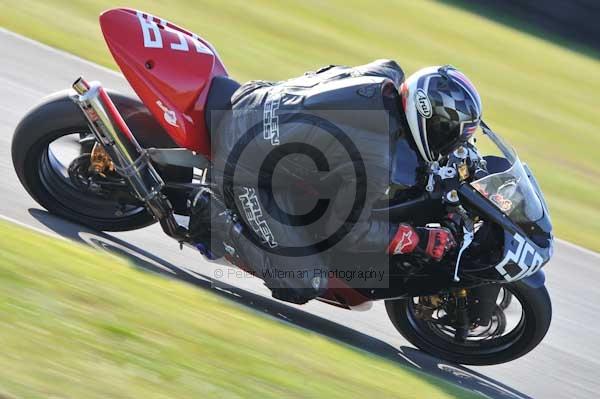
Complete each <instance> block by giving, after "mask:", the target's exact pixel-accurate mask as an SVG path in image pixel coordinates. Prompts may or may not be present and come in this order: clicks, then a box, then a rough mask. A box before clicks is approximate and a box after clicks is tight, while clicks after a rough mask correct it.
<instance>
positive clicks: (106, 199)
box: [12, 109, 154, 231]
mask: <svg viewBox="0 0 600 399" xmlns="http://www.w3.org/2000/svg"><path fill="white" fill-rule="evenodd" d="M43 111H45V110H43V109H42V112H43ZM48 117H52V115H48ZM32 119H33V120H32ZM39 119H40V118H39V110H38V114H37V115H36V114H35V113H32V114H29V115H28V116H27V117H26V118H25V119H24V120H23V121H22V122H21V123H20V124H19V126H18V127H17V129H16V131H15V134H14V136H13V142H12V155H13V165H14V168H15V171H16V172H17V175H18V177H19V179H20V181H21V184H23V186H24V187H25V189H26V190H27V191H28V192H29V194H30V195H31V196H32V197H33V198H34V199H35V200H36V201H37V202H38V203H39V204H40V205H41V206H43V207H44V208H46V209H47V210H48V211H50V212H51V213H54V214H56V215H59V216H62V217H65V218H67V219H70V220H73V221H75V222H78V223H81V224H85V225H88V226H90V227H93V228H94V229H97V230H104V231H124V230H135V229H139V228H141V227H144V226H148V225H150V224H152V223H154V219H153V217H152V216H151V215H150V214H149V213H148V212H147V211H146V209H145V208H144V206H143V205H142V204H141V203H136V202H135V201H129V202H128V203H127V202H124V201H119V200H116V199H115V198H114V197H111V196H107V195H102V193H100V192H98V190H97V191H96V192H94V191H93V190H89V189H86V188H85V187H84V186H82V185H78V184H76V182H74V181H73V179H72V178H71V177H70V176H69V167H70V166H72V164H73V162H74V161H77V160H78V159H79V160H80V161H85V158H86V153H87V152H89V150H90V148H91V147H90V138H92V137H93V136H92V134H91V132H90V130H89V127H88V126H87V125H86V124H75V125H73V126H64V127H61V128H59V129H54V130H51V129H48V128H46V127H45V124H43V123H39V122H40V121H39ZM36 120H37V122H38V123H33V122H36ZM72 169H73V168H72ZM83 169H85V168H83ZM71 172H73V170H71ZM113 180H115V181H114V183H115V184H118V181H117V180H118V179H113ZM123 183H124V182H123ZM122 190H124V192H125V191H126V187H125V188H122Z"/></svg>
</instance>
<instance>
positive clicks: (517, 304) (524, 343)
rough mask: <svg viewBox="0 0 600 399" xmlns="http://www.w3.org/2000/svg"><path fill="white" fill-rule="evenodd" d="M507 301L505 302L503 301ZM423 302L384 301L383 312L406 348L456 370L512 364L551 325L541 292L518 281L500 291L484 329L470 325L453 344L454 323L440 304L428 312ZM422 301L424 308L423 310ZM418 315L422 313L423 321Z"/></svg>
mask: <svg viewBox="0 0 600 399" xmlns="http://www.w3.org/2000/svg"><path fill="white" fill-rule="evenodd" d="M508 297H510V298H511V300H510V301H507V300H506V298H508ZM426 298H429V297H426ZM426 298H423V297H417V298H410V299H399V300H393V301H386V310H387V312H388V315H389V317H390V319H391V321H392V323H393V324H394V326H395V327H396V329H397V330H398V331H399V332H400V334H402V336H404V338H406V339H407V340H408V341H410V343H412V344H413V345H415V346H416V347H418V348H420V349H422V350H423V351H425V352H428V353H430V354H432V355H434V356H437V357H440V358H442V359H446V360H450V361H453V362H456V363H461V364H469V365H491V364H498V363H505V362H509V361H511V360H514V359H517V358H519V357H521V356H523V355H525V354H526V353H527V352H529V351H531V350H532V349H533V348H535V347H536V346H537V345H538V344H539V343H540V342H541V341H542V339H543V338H544V336H545V335H546V332H547V331H548V328H549V327H550V321H551V319H552V305H551V301H550V296H549V295H548V291H547V290H546V288H545V287H544V286H540V287H537V288H534V287H531V286H529V285H527V284H525V283H523V282H521V281H517V282H515V283H511V284H506V285H503V286H502V289H501V290H500V293H499V294H498V301H497V306H496V307H495V308H494V310H493V312H492V315H491V318H490V322H489V324H488V325H486V326H480V325H478V324H477V323H476V322H473V323H471V325H470V326H469V329H468V331H467V332H466V336H463V337H461V338H457V330H456V328H455V327H454V326H453V325H452V323H451V322H450V321H451V320H452V319H453V317H452V315H451V314H450V311H449V310H448V307H447V306H445V305H444V301H443V300H439V299H438V300H436V301H434V306H431V303H432V302H431V301H429V300H427V299H426ZM436 298H437V297H436ZM424 301H427V303H426V305H427V307H423V304H424ZM423 309H427V312H426V313H427V314H426V316H425V317H424V316H423V314H424V312H423Z"/></svg>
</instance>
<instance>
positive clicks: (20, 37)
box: [0, 27, 123, 78]
mask: <svg viewBox="0 0 600 399" xmlns="http://www.w3.org/2000/svg"><path fill="white" fill-rule="evenodd" d="M0 32H2V33H3V34H6V35H8V36H13V37H16V38H18V39H20V40H23V41H25V42H27V43H29V44H32V45H34V46H36V47H40V48H43V49H44V50H46V51H50V52H52V53H55V54H59V55H61V56H63V57H66V58H70V59H72V60H74V61H77V62H82V63H84V64H86V65H89V66H91V67H95V68H99V69H101V70H103V71H104V72H107V73H110V74H111V75H114V76H118V77H121V78H122V77H123V75H121V74H120V73H119V72H117V71H115V70H113V69H110V68H107V67H105V66H102V65H99V64H96V63H95V62H92V61H88V60H86V59H83V58H81V57H78V56H76V55H74V54H71V53H67V52H66V51H63V50H59V49H57V48H55V47H51V46H48V45H47V44H44V43H40V42H38V41H37V40H33V39H30V38H28V37H26V36H23V35H20V34H18V33H15V32H13V31H10V30H8V29H5V28H2V27H0Z"/></svg>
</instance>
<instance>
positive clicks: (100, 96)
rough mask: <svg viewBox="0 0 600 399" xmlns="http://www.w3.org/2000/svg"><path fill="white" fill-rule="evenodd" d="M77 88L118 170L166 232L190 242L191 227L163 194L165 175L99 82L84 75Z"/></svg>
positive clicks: (77, 100)
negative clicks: (181, 222)
mask: <svg viewBox="0 0 600 399" xmlns="http://www.w3.org/2000/svg"><path fill="white" fill-rule="evenodd" d="M73 89H74V90H75V92H76V93H77V94H76V95H74V96H72V97H71V99H72V100H73V101H74V102H75V103H76V104H77V105H78V106H79V108H81V110H82V111H83V114H84V115H85V117H86V119H87V120H88V122H89V125H90V127H91V128H92V131H93V133H94V136H96V140H98V142H99V143H100V144H102V146H103V147H104V149H105V150H106V152H107V153H108V155H109V156H110V157H111V159H112V161H113V163H114V165H115V170H116V171H117V173H118V174H119V175H121V176H123V177H124V178H125V179H126V180H127V181H128V182H129V185H130V186H131V188H132V189H133V191H134V194H135V196H136V197H137V198H138V199H139V200H140V201H142V202H144V204H146V208H147V209H148V211H149V212H150V213H151V214H152V215H153V216H154V217H155V218H156V219H157V220H158V221H159V222H160V225H161V227H162V228H163V230H164V231H165V233H167V234H168V235H169V236H171V237H173V238H175V239H177V240H178V241H180V242H183V241H186V238H187V230H186V229H185V228H184V227H183V226H180V225H179V224H178V223H177V221H176V220H175V217H174V215H173V208H172V206H171V203H170V202H169V200H168V199H167V198H166V197H165V196H164V195H163V194H162V193H161V190H162V188H163V187H164V182H163V180H162V178H161V177H160V175H159V174H158V172H157V171H156V169H155V168H154V166H153V165H152V164H151V163H150V157H149V155H148V153H147V151H146V150H144V149H143V148H142V147H141V146H140V145H139V144H138V142H137V140H136V139H135V137H134V136H133V134H132V133H131V130H129V127H127V124H126V123H125V120H123V117H122V116H121V114H119V111H118V110H117V108H116V107H115V104H114V103H113V102H112V100H111V99H110V97H109V96H108V94H107V93H106V91H105V90H104V88H103V87H102V86H101V85H100V83H99V82H87V81H86V80H85V79H83V78H81V77H80V78H79V79H77V80H76V81H75V83H73Z"/></svg>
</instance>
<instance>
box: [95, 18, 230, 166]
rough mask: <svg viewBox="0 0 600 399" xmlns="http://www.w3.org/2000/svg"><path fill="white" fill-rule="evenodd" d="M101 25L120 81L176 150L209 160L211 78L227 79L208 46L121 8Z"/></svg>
mask: <svg viewBox="0 0 600 399" xmlns="http://www.w3.org/2000/svg"><path fill="white" fill-rule="evenodd" d="M100 25H101V27H102V33H103V34H104V38H105V40H106V43H107V44H108V48H109V49H110V52H111V53H112V55H113V57H114V59H115V60H116V62H117V64H118V65H119V68H121V71H122V72H123V74H124V75H125V78H127V80H128V81H129V83H130V84H131V86H132V87H133V89H134V90H135V92H136V93H137V95H138V96H139V97H140V99H141V100H142V101H143V102H144V104H146V106H147V107H148V108H149V109H150V111H151V112H152V114H153V115H154V117H155V118H156V119H157V120H158V121H159V122H160V123H161V124H162V126H163V127H164V128H165V130H166V131H167V132H168V133H169V135H170V136H171V137H172V138H173V140H174V141H175V142H176V143H177V145H179V146H181V147H184V148H188V149H190V150H193V151H197V152H199V153H202V154H204V155H206V156H210V138H209V134H208V131H207V127H206V124H205V121H204V109H205V105H206V98H207V95H208V90H209V88H210V83H211V80H212V78H213V77H214V76H227V71H226V70H225V67H224V65H223V63H222V62H221V60H220V59H219V57H218V55H217V54H216V51H215V50H214V48H213V47H212V45H211V44H210V43H208V42H207V41H205V40H203V39H201V38H200V37H198V36H197V35H195V34H193V33H191V32H188V31H186V30H185V29H182V28H179V27H178V26H176V25H173V24H171V23H170V22H167V21H165V20H162V19H160V18H157V17H154V16H152V15H149V14H145V13H142V12H141V11H136V10H130V9H125V8H117V9H112V10H108V11H105V12H104V13H102V15H101V16H100Z"/></svg>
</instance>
